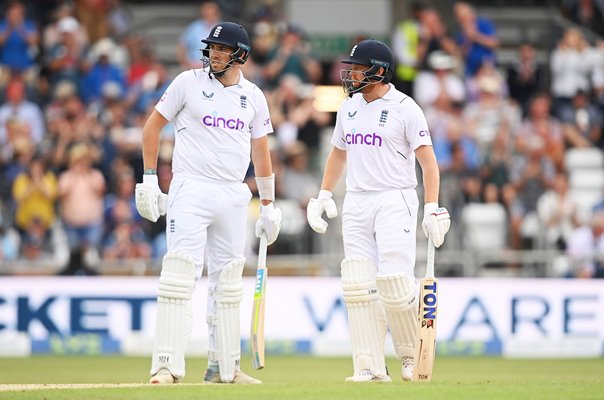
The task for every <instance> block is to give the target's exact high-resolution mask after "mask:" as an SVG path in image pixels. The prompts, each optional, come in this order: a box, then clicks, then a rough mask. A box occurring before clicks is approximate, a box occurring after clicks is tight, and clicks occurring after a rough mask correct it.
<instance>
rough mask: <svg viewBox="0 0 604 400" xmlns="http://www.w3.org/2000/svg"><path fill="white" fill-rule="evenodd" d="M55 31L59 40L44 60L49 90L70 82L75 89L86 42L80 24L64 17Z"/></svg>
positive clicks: (68, 17) (85, 50) (77, 84)
mask: <svg viewBox="0 0 604 400" xmlns="http://www.w3.org/2000/svg"><path fill="white" fill-rule="evenodd" d="M57 31H58V32H59V39H58V41H57V43H56V44H55V45H54V46H53V47H52V48H51V49H50V50H49V52H48V55H47V58H46V69H47V70H48V81H49V84H50V86H51V90H54V88H55V87H56V86H57V85H58V84H59V82H63V81H68V82H71V83H72V84H74V85H76V87H77V86H79V84H80V79H81V76H82V68H83V67H84V63H85V59H86V53H87V45H86V42H87V40H86V39H85V38H84V37H83V36H82V28H81V27H80V23H79V22H78V21H77V20H76V19H75V18H74V17H71V16H65V17H63V18H61V19H60V20H59V21H58V22H57Z"/></svg>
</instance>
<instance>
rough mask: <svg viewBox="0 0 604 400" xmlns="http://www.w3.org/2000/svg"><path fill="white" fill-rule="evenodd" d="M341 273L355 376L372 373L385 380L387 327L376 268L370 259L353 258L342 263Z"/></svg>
mask: <svg viewBox="0 0 604 400" xmlns="http://www.w3.org/2000/svg"><path fill="white" fill-rule="evenodd" d="M341 272H342V287H343V289H344V302H345V303H346V308H347V310H348V327H349V329H350V339H351V344H352V363H353V366H354V374H355V376H359V375H361V371H363V370H370V371H371V373H372V374H373V375H374V376H376V377H384V376H386V365H385V360H384V337H385V334H386V324H385V318H384V316H383V309H382V308H381V306H380V305H379V298H378V295H377V289H376V286H375V275H376V273H377V270H376V267H375V265H373V264H372V263H371V261H370V260H368V259H367V258H365V257H360V256H354V257H347V258H345V259H344V260H343V261H342V264H341ZM380 310H381V311H380Z"/></svg>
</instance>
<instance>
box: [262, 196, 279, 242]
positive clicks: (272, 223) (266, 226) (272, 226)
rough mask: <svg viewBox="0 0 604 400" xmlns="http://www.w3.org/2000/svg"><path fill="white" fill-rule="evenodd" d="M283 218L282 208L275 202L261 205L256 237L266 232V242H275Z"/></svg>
mask: <svg viewBox="0 0 604 400" xmlns="http://www.w3.org/2000/svg"><path fill="white" fill-rule="evenodd" d="M281 219H282V216H281V210H279V209H278V208H275V207H274V206H273V203H270V204H269V205H267V206H260V217H259V218H258V221H256V237H258V238H259V237H260V236H261V235H262V233H264V234H265V235H266V244H269V245H270V244H273V243H274V242H275V240H277V236H279V231H280V230H281Z"/></svg>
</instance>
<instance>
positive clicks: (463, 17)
mask: <svg viewBox="0 0 604 400" xmlns="http://www.w3.org/2000/svg"><path fill="white" fill-rule="evenodd" d="M454 11H455V18H456V19H457V22H458V23H459V26H460V28H461V31H460V32H459V33H458V34H457V37H456V41H457V44H458V45H459V47H460V49H461V52H462V55H463V57H464V60H465V63H466V76H473V75H474V74H475V73H476V71H478V69H479V68H480V66H481V65H482V64H483V63H484V62H485V61H490V62H492V63H493V64H494V63H495V61H496V56H495V49H497V47H498V46H499V39H497V36H496V32H495V25H493V23H492V22H491V21H489V20H487V19H485V18H481V17H478V16H477V15H476V12H475V11H474V9H473V8H472V6H470V5H469V4H468V3H465V2H460V3H456V4H455V7H454Z"/></svg>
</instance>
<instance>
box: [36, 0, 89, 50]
mask: <svg viewBox="0 0 604 400" xmlns="http://www.w3.org/2000/svg"><path fill="white" fill-rule="evenodd" d="M73 14H74V9H73V5H72V4H70V3H63V4H61V5H59V6H58V7H57V9H56V10H55V11H54V12H53V16H52V17H53V18H52V22H51V23H50V24H48V25H47V26H46V27H45V28H44V32H43V33H42V46H43V48H44V52H45V53H48V52H49V51H51V50H52V49H53V48H54V47H55V46H56V45H57V44H59V43H61V41H62V39H61V36H62V35H63V33H64V31H65V30H66V24H68V25H69V24H71V26H68V27H67V28H68V29H71V28H74V27H75V29H74V30H73V32H74V35H75V37H76V40H77V41H78V44H79V45H80V47H86V46H87V45H88V33H87V32H86V30H85V29H84V28H83V27H82V25H81V24H80V23H79V22H78V21H77V19H76V18H75V17H74V16H73ZM74 22H75V24H74Z"/></svg>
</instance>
